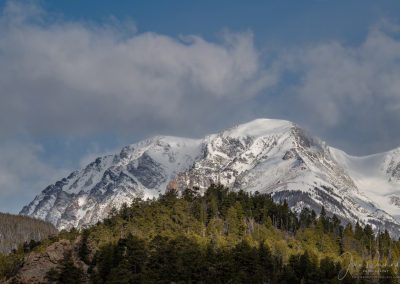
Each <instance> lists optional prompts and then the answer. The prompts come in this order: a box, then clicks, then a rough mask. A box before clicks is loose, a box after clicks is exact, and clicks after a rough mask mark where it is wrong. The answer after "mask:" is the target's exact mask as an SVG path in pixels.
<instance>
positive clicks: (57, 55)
mask: <svg viewBox="0 0 400 284" xmlns="http://www.w3.org/2000/svg"><path fill="white" fill-rule="evenodd" d="M32 11H33V12H32ZM15 15H17V16H15ZM15 19H17V20H15ZM0 21H1V23H2V24H1V26H0V51H1V52H0V61H1V62H2V64H1V66H0V85H1V91H0V100H1V104H0V121H1V122H0V131H4V130H8V131H10V130H15V129H16V130H20V129H23V130H25V131H28V132H30V133H38V132H41V131H45V132H63V133H70V134H76V133H80V134H82V133H83V134H86V133H87V132H90V133H92V132H96V131H106V130H108V129H114V130H115V129H116V130H118V131H121V132H128V131H132V128H133V126H135V127H136V126H137V127H136V128H144V126H145V125H144V124H143V123H140V121H153V125H155V124H160V125H161V124H163V125H166V126H168V125H174V124H175V123H176V121H177V120H179V119H178V118H180V115H182V113H186V114H188V115H189V116H188V117H187V118H188V119H190V120H191V121H196V119H197V120H199V119H201V116H202V115H204V113H206V112H207V111H208V110H209V108H210V106H211V107H212V106H213V105H215V102H217V101H219V102H221V101H224V103H225V104H227V105H228V104H232V103H236V104H237V103H238V102H240V101H243V100H246V99H248V98H251V97H253V96H255V95H257V94H258V93H259V92H260V91H262V90H264V89H265V88H267V87H269V86H271V85H273V84H274V83H275V80H276V77H275V74H274V73H273V72H271V73H269V72H268V71H266V70H265V69H264V67H263V66H262V64H260V60H259V59H260V58H259V54H258V52H257V50H256V49H255V47H254V44H253V38H252V34H251V33H250V32H247V33H225V34H223V36H222V37H221V39H220V40H221V41H220V42H219V43H214V42H209V41H206V40H205V39H203V38H201V37H199V36H184V37H182V38H181V39H175V38H171V37H169V36H165V35H160V34H156V33H139V34H133V35H132V33H128V34H126V33H125V31H126V29H125V28H126V27H124V28H123V30H120V29H119V28H118V27H117V28H116V27H112V26H110V25H106V26H101V27H99V26H94V25H90V24H83V23H76V22H73V23H71V22H65V21H49V20H48V19H47V17H46V14H45V13H44V12H42V11H40V10H39V9H38V8H37V7H36V9H34V8H32V7H31V6H28V7H26V6H21V5H17V4H15V3H14V2H9V5H8V8H7V9H6V10H5V14H4V15H3V16H2V18H1V20H0ZM193 101H198V104H193ZM199 108H202V109H201V110H202V111H199ZM192 110H193V111H192ZM220 111H222V110H221V109H220ZM192 115H197V116H196V117H192ZM6 121H12V125H11V124H10V123H9V122H8V123H6Z"/></svg>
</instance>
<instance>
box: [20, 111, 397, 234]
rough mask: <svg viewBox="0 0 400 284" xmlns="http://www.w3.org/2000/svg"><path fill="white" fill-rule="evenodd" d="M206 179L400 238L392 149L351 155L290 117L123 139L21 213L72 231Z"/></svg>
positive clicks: (200, 184)
mask: <svg viewBox="0 0 400 284" xmlns="http://www.w3.org/2000/svg"><path fill="white" fill-rule="evenodd" d="M212 183H221V184H223V185H225V186H227V187H229V188H230V189H231V190H234V191H238V190H244V191H248V192H253V193H255V192H260V193H270V194H271V195H272V197H273V198H274V200H275V201H278V202H280V201H281V202H283V201H284V200H286V201H287V203H288V204H289V206H290V207H291V208H292V209H294V210H295V211H296V212H300V210H301V209H302V208H303V207H309V208H311V209H314V210H315V211H316V212H320V210H321V207H322V206H324V208H325V210H326V212H327V213H328V214H336V216H338V217H339V218H340V219H342V220H343V221H345V222H351V223H356V222H359V223H361V224H370V225H371V226H372V228H373V229H374V230H376V231H378V230H381V231H382V230H384V229H387V230H388V231H389V232H391V233H392V234H394V235H396V236H400V148H399V149H396V150H393V151H389V152H386V153H381V154H375V155H371V156H366V157H353V156H350V155H348V154H346V153H344V152H343V151H341V150H338V149H335V148H332V147H329V146H328V145H326V143H324V142H323V141H321V140H320V139H318V138H316V137H313V136H312V135H310V134H309V133H307V132H306V131H305V130H303V129H302V128H300V127H299V126H297V125H296V124H294V123H291V122H289V121H283V120H270V119H257V120H254V121H251V122H249V123H246V124H242V125H238V126H235V127H233V128H231V129H228V130H225V131H222V132H220V133H218V134H212V135H208V136H206V137H205V138H204V139H187V138H178V137H169V136H157V137H154V138H151V139H148V140H144V141H141V142H139V143H136V144H132V145H129V146H127V147H124V148H123V149H122V150H121V151H120V152H119V153H117V154H115V155H109V156H104V157H99V158H97V159H96V160H95V161H93V162H92V163H90V164H89V165H87V166H86V167H84V168H83V169H80V170H77V171H75V172H73V173H71V174H70V175H69V176H68V177H66V178H63V179H62V180H60V181H57V182H56V183H55V184H52V185H49V186H48V187H47V188H45V189H44V190H43V191H42V192H41V193H40V194H39V195H38V196H36V197H35V199H34V200H33V201H32V202H31V203H29V204H28V205H26V206H25V207H24V208H23V209H22V211H21V212H20V214H23V215H29V216H33V217H37V218H40V219H43V220H46V221H49V222H51V223H52V224H54V225H55V226H56V227H57V228H58V229H69V228H72V227H78V228H79V227H85V226H88V225H91V224H95V223H97V222H98V221H101V220H102V219H104V218H105V217H107V215H108V214H109V213H110V212H111V210H112V208H113V207H115V208H119V207H121V205H122V204H123V203H128V204H129V203H130V202H131V201H132V200H133V199H134V198H145V199H147V198H153V197H158V195H159V194H160V193H164V192H165V191H166V190H177V191H178V192H181V191H182V190H184V189H185V188H192V187H198V188H199V189H200V190H204V189H206V188H207V187H208V186H210V184H212Z"/></svg>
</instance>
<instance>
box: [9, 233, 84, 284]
mask: <svg viewBox="0 0 400 284" xmlns="http://www.w3.org/2000/svg"><path fill="white" fill-rule="evenodd" d="M78 242H79V239H78V240H76V241H75V242H70V241H68V240H60V241H58V242H55V243H53V244H51V245H50V246H48V247H47V248H46V251H45V252H32V253H30V254H28V255H27V256H26V257H25V259H24V262H23V265H22V267H21V268H20V269H19V271H18V274H17V275H16V276H15V277H14V278H15V279H17V280H18V281H20V282H19V283H22V284H34V283H47V281H46V273H47V272H48V271H49V270H50V269H52V268H54V269H57V265H58V264H59V263H60V262H61V261H62V259H63V258H64V254H65V253H67V252H72V256H73V260H74V263H75V265H76V266H77V267H80V268H83V269H87V266H86V265H85V264H84V263H83V262H82V261H80V260H78V258H77V256H76V252H75V250H76V247H77V244H78ZM11 281H12V279H9V281H8V282H9V283H11Z"/></svg>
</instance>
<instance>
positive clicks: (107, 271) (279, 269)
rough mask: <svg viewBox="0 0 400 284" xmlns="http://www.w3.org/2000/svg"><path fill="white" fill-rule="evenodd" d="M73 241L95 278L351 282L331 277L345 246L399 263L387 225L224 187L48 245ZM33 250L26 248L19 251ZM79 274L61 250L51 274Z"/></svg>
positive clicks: (399, 248) (163, 199) (150, 205)
mask: <svg viewBox="0 0 400 284" xmlns="http://www.w3.org/2000/svg"><path fill="white" fill-rule="evenodd" d="M77 237H80V242H78V245H77V247H76V249H77V252H78V256H79V258H80V260H82V261H83V262H84V263H86V264H87V265H88V266H89V269H88V270H87V272H85V273H86V277H87V278H88V279H90V281H91V282H92V283H246V282H248V283H356V282H357V281H358V280H357V279H355V278H352V277H351V273H359V272H358V271H349V273H348V274H347V276H346V277H345V278H344V279H343V281H342V282H339V280H338V275H339V274H340V273H343V271H345V270H343V269H344V268H345V267H347V266H346V263H345V262H344V261H343V260H342V258H341V257H340V255H341V254H342V253H343V252H350V253H351V254H352V255H353V256H354V259H355V260H360V259H361V260H362V259H366V260H367V261H368V262H371V263H372V262H377V261H388V263H390V262H393V263H394V262H396V261H398V260H399V259H400V243H399V241H395V240H392V239H391V238H390V236H389V234H388V232H387V231H383V232H381V233H379V234H378V235H377V236H375V235H374V233H373V231H372V228H371V227H370V226H365V227H362V226H360V224H356V225H355V226H354V230H353V226H352V225H351V224H347V225H346V226H345V227H343V226H342V224H341V221H340V219H339V218H338V217H337V216H335V215H333V216H329V215H328V214H327V213H326V211H325V209H324V208H322V209H321V215H320V217H317V216H316V213H315V212H314V211H313V210H310V209H308V208H304V209H303V210H302V211H301V212H300V214H299V215H298V216H297V215H296V214H295V213H293V212H292V211H291V210H290V209H289V206H288V204H287V202H286V201H283V202H280V203H275V202H274V201H273V199H272V197H271V196H270V195H267V194H260V193H258V192H256V193H254V194H249V193H246V192H244V191H238V192H232V191H229V190H228V189H227V188H225V187H223V186H221V185H211V186H210V188H208V190H206V191H205V192H204V194H203V195H202V194H200V190H199V189H197V188H194V189H186V190H184V191H183V192H182V194H181V196H179V195H178V193H177V192H176V191H173V190H172V191H168V192H166V194H164V195H161V196H160V198H159V199H157V200H154V199H153V200H140V199H135V200H133V201H132V204H131V205H130V206H128V205H126V204H125V205H123V206H122V207H121V209H120V210H119V211H117V210H113V211H112V213H111V214H110V216H109V218H107V219H105V220H104V221H103V222H101V223H99V224H97V225H95V226H93V227H91V228H88V229H85V230H83V231H81V232H78V231H77V230H71V231H69V232H66V231H65V232H61V233H60V234H59V235H58V236H57V238H54V239H53V240H52V241H56V240H58V239H63V238H66V239H70V240H74V239H76V238H77ZM48 242H49V241H46V240H45V241H43V242H42V244H40V245H39V247H40V246H44V245H45V244H47V243H48ZM36 246H37V244H36V243H32V244H26V245H25V246H24V249H23V250H21V253H24V251H25V253H28V252H29V251H31V250H32V249H35V248H36ZM25 247H26V248H25ZM93 255H94V256H93ZM6 262H7V263H11V264H12V263H13V264H14V265H16V264H18V262H17V261H16V262H13V261H12V260H11V257H10V256H8V257H3V258H1V257H0V268H1V267H2V263H6ZM11 264H7V265H5V266H4V267H8V266H12V265H11ZM17 267H18V266H17ZM0 271H1V270H0ZM4 271H10V269H8V268H5V269H4ZM5 273H6V272H2V274H1V275H6V274H5ZM7 273H8V272H7ZM85 273H83V272H82V271H81V270H80V269H79V268H77V267H76V266H75V265H74V263H73V261H72V259H71V257H70V256H68V255H66V257H65V258H64V260H63V262H62V263H60V265H59V266H58V267H57V269H55V270H52V271H50V272H49V273H48V280H49V281H50V282H51V281H53V282H56V283H67V282H62V281H66V280H65V279H68V281H78V280H82V279H83V278H81V277H83V276H84V274H85ZM385 273H388V275H389V274H390V275H392V274H393V273H394V272H393V270H390V269H389V270H387V271H386V272H385ZM1 275H0V279H1ZM8 275H11V274H8ZM382 275H383V274H382ZM390 275H389V276H390ZM375 276H377V275H375ZM389 276H387V277H385V279H389V278H390V277H389ZM68 277H70V278H68ZM77 279H78V280H77ZM392 279H393V277H392ZM382 281H383V280H382ZM358 282H360V281H358ZM70 283H76V282H70ZM360 283H361V282H360Z"/></svg>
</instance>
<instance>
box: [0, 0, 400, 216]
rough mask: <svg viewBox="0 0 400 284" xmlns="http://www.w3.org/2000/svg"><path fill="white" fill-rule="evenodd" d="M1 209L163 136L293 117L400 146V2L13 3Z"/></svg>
mask: <svg viewBox="0 0 400 284" xmlns="http://www.w3.org/2000/svg"><path fill="white" fill-rule="evenodd" d="M0 63H1V64H0V211H8V212H18V211H19V210H20V209H21V207H22V206H23V205H24V204H26V203H27V202H28V201H29V200H31V199H32V197H33V196H34V195H35V194H37V193H38V192H39V191H40V190H42V189H43V188H44V187H45V186H46V185H48V184H50V183H52V182H54V181H55V180H56V179H57V178H60V177H63V176H65V175H66V174H68V173H69V172H70V171H71V170H73V169H75V168H78V167H80V166H82V165H84V164H85V163H86V162H88V161H90V160H91V159H92V158H94V157H96V156H98V155H102V154H104V153H109V152H112V151H114V150H115V149H119V148H121V147H122V146H124V145H127V144H130V143H133V142H136V141H138V140H141V139H143V138H146V137H149V136H152V135H155V134H169V135H179V136H187V137H201V136H203V135H204V134H206V133H212V132H216V131H219V130H221V129H224V128H226V127H230V126H232V125H234V124H238V123H242V122H246V121H249V120H252V119H254V118H258V117H267V118H279V119H287V120H291V121H293V122H295V123H298V124H300V125H301V126H303V127H304V128H306V129H308V130H309V131H311V132H312V133H313V134H315V135H317V136H319V137H321V138H322V139H324V140H326V141H327V142H328V143H329V144H330V145H333V146H335V147H338V148H341V149H343V150H345V151H346V152H348V153H350V154H353V155H366V154H371V153H376V152H382V151H386V150H389V149H392V148H395V147H398V146H400V145H399V144H400V129H399V127H398V125H399V124H400V79H399V78H400V2H399V1H396V0H393V1H384V0H382V1H373V0H371V1H369V0H365V1H361V0H359V1H351V0H350V1H344V0H343V1H342V0H314V1H311V0H309V1H252V2H251V5H250V4H249V3H247V2H244V1H226V0H223V1H197V2H196V3H193V1H183V0H181V1H175V0H173V1H151V0H150V1H127V0H126V1H125V0H119V1H101V0H97V1H94V0H84V1H79V3H78V2H77V1H67V0H59V1H46V0H43V1H1V0H0Z"/></svg>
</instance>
